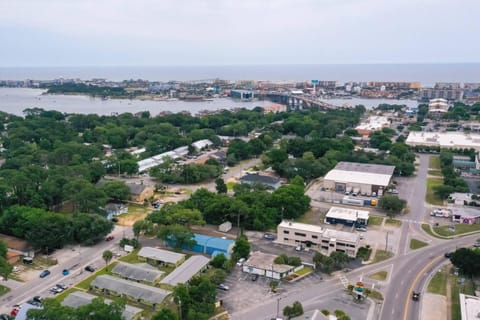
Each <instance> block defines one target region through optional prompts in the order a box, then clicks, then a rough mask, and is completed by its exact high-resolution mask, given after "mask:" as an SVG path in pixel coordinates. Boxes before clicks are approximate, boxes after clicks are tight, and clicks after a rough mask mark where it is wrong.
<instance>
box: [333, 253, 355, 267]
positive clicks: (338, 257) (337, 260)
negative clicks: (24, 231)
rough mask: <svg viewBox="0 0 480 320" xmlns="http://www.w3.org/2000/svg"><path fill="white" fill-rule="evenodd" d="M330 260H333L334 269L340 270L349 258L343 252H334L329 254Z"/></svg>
mask: <svg viewBox="0 0 480 320" xmlns="http://www.w3.org/2000/svg"><path fill="white" fill-rule="evenodd" d="M330 258H331V259H332V260H333V263H334V265H335V268H341V267H342V266H343V265H344V264H345V263H347V262H348V261H349V260H350V258H349V257H348V256H347V254H346V253H345V252H340V251H335V252H332V253H331V254H330Z"/></svg>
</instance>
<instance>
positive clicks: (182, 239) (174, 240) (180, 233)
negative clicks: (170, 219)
mask: <svg viewBox="0 0 480 320" xmlns="http://www.w3.org/2000/svg"><path fill="white" fill-rule="evenodd" d="M157 237H158V238H159V239H161V240H163V241H165V242H166V243H168V244H170V245H172V246H173V247H174V248H175V249H176V250H181V249H182V248H184V247H186V248H191V247H193V246H194V245H195V244H196V243H197V242H196V241H195V239H194V235H193V232H191V231H190V230H188V229H187V228H186V227H184V226H182V225H179V224H174V225H167V226H162V227H160V231H159V232H158V236H157Z"/></svg>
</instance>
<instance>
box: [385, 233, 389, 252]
mask: <svg viewBox="0 0 480 320" xmlns="http://www.w3.org/2000/svg"><path fill="white" fill-rule="evenodd" d="M389 233H390V231H387V235H386V236H385V251H388V234H389Z"/></svg>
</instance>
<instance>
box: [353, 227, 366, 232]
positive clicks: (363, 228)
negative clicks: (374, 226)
mask: <svg viewBox="0 0 480 320" xmlns="http://www.w3.org/2000/svg"><path fill="white" fill-rule="evenodd" d="M355 230H357V231H360V232H367V228H365V227H358V228H356V229H355Z"/></svg>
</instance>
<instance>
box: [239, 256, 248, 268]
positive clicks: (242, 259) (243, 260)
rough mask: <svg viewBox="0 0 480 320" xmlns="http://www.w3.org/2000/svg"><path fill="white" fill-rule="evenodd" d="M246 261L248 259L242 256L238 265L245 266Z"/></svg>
mask: <svg viewBox="0 0 480 320" xmlns="http://www.w3.org/2000/svg"><path fill="white" fill-rule="evenodd" d="M245 261H246V259H245V258H240V259H238V262H237V266H239V267H241V266H243V263H244V262H245Z"/></svg>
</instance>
